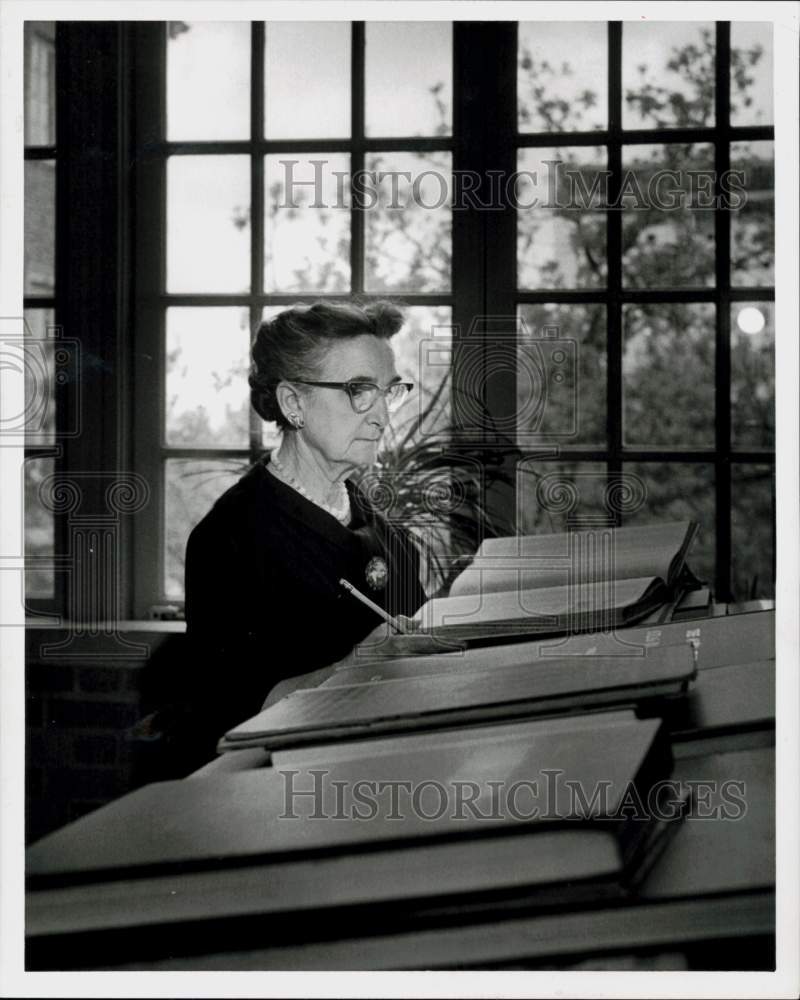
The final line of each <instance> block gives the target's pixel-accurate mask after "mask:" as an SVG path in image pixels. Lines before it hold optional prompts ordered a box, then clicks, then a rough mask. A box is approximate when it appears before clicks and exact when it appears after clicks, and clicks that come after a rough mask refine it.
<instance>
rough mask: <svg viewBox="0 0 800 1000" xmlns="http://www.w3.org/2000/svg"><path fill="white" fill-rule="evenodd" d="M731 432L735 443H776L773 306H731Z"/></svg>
mask: <svg viewBox="0 0 800 1000" xmlns="http://www.w3.org/2000/svg"><path fill="white" fill-rule="evenodd" d="M731 432H732V438H733V445H734V447H739V448H774V447H775V307H774V305H773V303H772V302H735V303H734V304H733V305H732V306H731Z"/></svg>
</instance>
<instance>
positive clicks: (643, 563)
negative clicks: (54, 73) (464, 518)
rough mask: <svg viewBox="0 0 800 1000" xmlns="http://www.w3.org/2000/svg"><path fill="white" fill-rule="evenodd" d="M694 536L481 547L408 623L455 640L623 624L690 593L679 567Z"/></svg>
mask: <svg viewBox="0 0 800 1000" xmlns="http://www.w3.org/2000/svg"><path fill="white" fill-rule="evenodd" d="M697 531H698V525H697V524H696V523H695V522H693V521H679V522H674V523H665V524H650V525H644V526H642V527H630V528H598V529H596V530H592V531H573V532H567V533H565V534H560V535H524V536H512V537H509V538H493V539H489V540H487V541H485V542H484V543H483V544H482V545H481V546H480V548H479V549H478V551H477V553H476V554H475V558H474V559H473V561H472V562H471V563H470V565H469V566H468V567H467V568H466V569H465V570H464V571H463V572H462V573H461V574H460V575H459V576H458V577H457V578H456V580H455V581H454V583H453V585H452V587H451V589H450V593H449V595H448V596H447V597H439V598H434V599H433V600H431V601H428V603H427V604H424V605H423V606H422V608H420V610H419V611H418V612H417V614H416V615H415V619H414V620H415V621H416V622H417V623H418V625H419V627H420V629H421V630H422V631H423V632H426V633H430V634H433V635H438V636H441V637H443V638H445V637H446V638H450V639H453V640H457V641H463V640H470V639H475V638H479V637H481V636H492V635H497V634H520V633H523V634H529V633H563V632H587V631H589V632H602V631H608V630H610V629H612V628H618V627H622V626H625V625H629V624H631V623H633V622H635V621H638V620H639V619H641V618H643V617H644V616H645V615H647V614H650V613H651V612H652V611H654V610H656V609H658V608H659V607H662V606H669V605H670V604H672V603H675V602H677V601H678V600H679V599H680V598H681V596H682V595H683V594H684V592H685V591H686V590H687V589H692V588H693V587H695V586H698V585H699V581H697V580H696V578H695V577H694V576H693V575H692V574H691V573H690V572H689V570H688V569H687V567H686V555H687V552H688V550H689V548H690V546H691V544H692V542H693V540H694V538H695V536H696V534H697Z"/></svg>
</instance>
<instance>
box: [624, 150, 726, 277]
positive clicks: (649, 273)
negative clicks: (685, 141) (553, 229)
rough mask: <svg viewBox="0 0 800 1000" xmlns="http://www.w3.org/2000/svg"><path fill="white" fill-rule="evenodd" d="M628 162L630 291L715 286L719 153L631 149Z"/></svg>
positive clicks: (626, 203) (626, 242) (626, 154)
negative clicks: (714, 208) (716, 182)
mask: <svg viewBox="0 0 800 1000" xmlns="http://www.w3.org/2000/svg"><path fill="white" fill-rule="evenodd" d="M622 157H623V187H622V198H621V204H622V207H623V209H624V212H623V215H622V250H623V257H622V276H623V281H624V283H625V285H626V286H627V287H629V288H687V287H688V288H691V287H697V286H698V285H713V284H714V212H713V211H712V209H713V203H714V150H713V147H712V146H710V145H707V144H705V143H703V144H698V143H695V144H693V145H672V144H671V145H668V146H649V145H648V146H627V147H624V148H623V151H622Z"/></svg>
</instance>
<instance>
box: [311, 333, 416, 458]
mask: <svg viewBox="0 0 800 1000" xmlns="http://www.w3.org/2000/svg"><path fill="white" fill-rule="evenodd" d="M398 379H399V376H398V374H397V369H396V368H395V361H394V354H393V352H392V348H391V347H390V346H389V342H388V341H387V340H381V339H379V338H378V337H373V336H370V335H369V334H365V335H363V336H359V337H352V338H349V339H348V340H343V341H341V342H340V343H337V344H335V345H334V346H332V347H331V348H330V349H329V350H328V353H327V355H326V356H325V360H324V361H323V363H322V365H321V366H320V368H319V370H318V373H317V375H316V377H315V379H314V381H316V382H353V381H361V382H374V383H375V384H376V385H379V386H381V388H385V387H386V386H387V385H389V383H390V382H393V381H397V380H398ZM302 398H303V417H304V420H305V426H304V427H303V429H302V431H300V434H301V435H302V438H303V443H304V444H305V445H306V446H307V447H309V448H310V449H311V450H312V451H314V452H316V454H317V456H318V457H319V458H321V459H322V460H323V461H324V462H325V463H326V464H327V465H328V466H329V467H335V468H338V469H341V468H345V467H346V468H348V469H355V468H358V467H360V466H365V465H371V464H372V463H373V462H374V461H375V459H376V457H377V454H378V444H379V441H380V439H381V437H382V435H383V432H384V430H385V429H386V425H387V424H388V422H389V411H388V409H387V406H386V398H385V396H384V395H383V393H378V395H377V397H376V399H375V402H374V403H373V405H372V407H371V408H370V409H369V410H367V411H366V412H365V413H356V412H355V411H354V410H353V407H352V406H351V405H350V397H349V396H348V394H347V392H345V391H343V390H341V389H328V388H322V387H312V386H304V387H303V397H302Z"/></svg>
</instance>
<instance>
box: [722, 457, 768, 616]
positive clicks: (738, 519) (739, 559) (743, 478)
mask: <svg viewBox="0 0 800 1000" xmlns="http://www.w3.org/2000/svg"><path fill="white" fill-rule="evenodd" d="M731 501H732V507H731V531H732V540H731V563H732V565H731V587H732V589H733V596H734V598H735V599H736V600H739V601H749V600H755V599H759V598H773V597H775V568H774V567H775V473H774V469H773V467H772V466H771V465H739V464H737V463H734V464H733V466H732V467H731Z"/></svg>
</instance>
